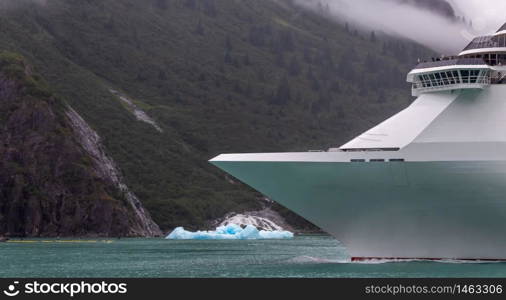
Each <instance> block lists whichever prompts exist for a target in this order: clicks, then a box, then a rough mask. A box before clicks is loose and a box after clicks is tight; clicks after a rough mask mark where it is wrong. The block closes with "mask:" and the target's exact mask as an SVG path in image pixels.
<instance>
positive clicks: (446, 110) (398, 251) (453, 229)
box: [210, 24, 506, 261]
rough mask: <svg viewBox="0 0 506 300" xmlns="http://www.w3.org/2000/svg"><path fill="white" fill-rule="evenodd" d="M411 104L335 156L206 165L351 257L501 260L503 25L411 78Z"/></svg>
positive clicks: (422, 66)
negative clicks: (260, 195) (290, 213)
mask: <svg viewBox="0 0 506 300" xmlns="http://www.w3.org/2000/svg"><path fill="white" fill-rule="evenodd" d="M407 81H408V82H410V83H412V93H413V96H416V97H417V98H416V100H415V101H414V102H413V103H412V104H411V105H410V106H409V107H407V108H406V109H404V110H403V111H401V112H400V113H398V114H397V115H395V116H393V117H391V118H390V119H388V120H386V121H384V122H383V123H381V124H379V125H377V126H376V127H374V128H372V129H370V130H369V131H367V132H365V133H363V134H361V135H360V136H358V137H357V138H355V139H354V140H352V141H350V142H348V143H346V144H344V145H343V146H341V147H339V148H332V149H328V150H327V151H322V152H304V153H257V154H222V155H219V156H217V157H215V158H214V159H212V160H211V161H210V162H211V163H212V164H214V165H216V166H217V167H219V168H221V169H222V170H224V171H225V172H227V173H229V174H231V175H232V176H234V177H236V178H237V179H239V180H241V181H242V182H244V183H246V184H248V185H249V186H251V187H253V188H254V189H256V190H258V191H260V192H261V193H263V194H264V195H266V196H267V197H269V198H271V199H272V200H274V201H276V202H278V203H280V204H281V205H283V206H285V207H287V208H289V209H291V210H292V211H294V212H296V213H297V214H299V215H301V216H302V217H304V218H306V219H307V220H309V221H311V222H312V223H314V224H315V225H317V226H319V227H320V228H321V229H323V230H325V231H326V232H328V233H329V234H331V235H332V236H334V237H335V238H336V239H337V240H339V241H340V242H342V243H343V244H344V246H345V247H346V249H347V251H348V254H349V255H350V258H351V260H353V261H360V260H369V259H400V260H403V259H427V260H441V259H450V260H483V261H503V260H506V24H505V25H504V26H502V28H500V29H499V31H497V33H495V34H492V35H488V36H481V37H477V38H475V39H474V40H473V41H471V43H470V44H469V45H468V46H467V47H466V48H465V49H464V50H463V51H462V52H461V53H460V54H458V55H456V56H453V57H442V58H438V59H432V60H431V61H428V62H421V63H419V64H418V66H416V67H415V68H414V69H413V70H412V71H411V72H409V74H408V75H407Z"/></svg>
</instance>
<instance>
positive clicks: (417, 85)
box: [413, 75, 492, 95]
mask: <svg viewBox="0 0 506 300" xmlns="http://www.w3.org/2000/svg"><path fill="white" fill-rule="evenodd" d="M491 83H492V79H491V77H490V76H489V75H480V76H469V77H468V78H465V79H464V78H463V79H462V81H460V80H458V79H450V78H441V79H436V80H419V81H416V82H414V83H413V93H414V94H416V95H418V94H421V93H425V92H433V91H442V90H458V89H473V88H474V89H476V88H478V89H482V88H484V87H485V86H487V85H490V84H491Z"/></svg>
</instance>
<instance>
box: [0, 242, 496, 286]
mask: <svg viewBox="0 0 506 300" xmlns="http://www.w3.org/2000/svg"><path fill="white" fill-rule="evenodd" d="M0 266H1V268H0V277H506V263H456V262H422V261H413V262H380V263H378V262H369V263H350V262H349V261H348V260H347V255H346V252H345V249H344V247H343V246H342V245H341V244H339V242H337V241H336V240H334V239H332V238H331V237H328V236H298V237H296V238H294V239H293V240H253V241H174V240H165V239H120V240H115V239H114V240H107V241H104V240H97V241H94V240H82V241H75V242H74V241H68V242H64V241H61V240H48V239H39V240H37V239H35V240H30V241H24V242H22V243H16V242H15V243H0Z"/></svg>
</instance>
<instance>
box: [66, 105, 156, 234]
mask: <svg viewBox="0 0 506 300" xmlns="http://www.w3.org/2000/svg"><path fill="white" fill-rule="evenodd" d="M66 114H67V117H68V118H69V120H70V124H71V126H72V128H73V129H74V133H75V134H76V135H77V136H78V138H79V141H80V144H81V146H82V147H83V148H84V150H85V151H86V152H87V154H88V155H89V156H90V157H91V158H92V160H93V166H94V168H95V170H96V172H97V174H99V176H100V178H101V179H102V180H104V181H109V183H110V184H112V185H113V186H115V187H116V188H117V189H118V190H120V191H121V192H122V193H123V195H124V197H125V198H126V200H127V201H128V204H129V205H130V206H131V208H132V210H133V211H134V212H135V216H136V223H137V224H136V225H137V226H135V227H134V228H132V230H133V231H134V233H135V235H140V236H145V235H147V236H160V235H162V232H161V231H160V228H159V227H158V225H156V223H155V222H154V221H153V220H152V219H151V216H150V214H149V212H148V211H147V210H146V209H145V208H144V206H143V205H142V203H141V201H140V200H139V199H138V198H137V196H135V194H134V193H132V192H131V191H130V189H129V188H128V186H127V185H126V184H125V183H124V180H123V177H122V176H121V174H120V172H119V171H118V167H117V165H116V163H115V162H114V161H113V160H112V158H111V157H109V156H108V155H107V154H106V153H105V151H104V147H103V146H102V144H101V142H100V137H99V136H98V134H97V133H96V132H95V131H94V130H93V129H91V127H90V126H89V125H88V124H87V123H86V122H85V121H84V120H83V118H81V116H80V115H79V114H78V113H77V112H76V111H75V110H73V109H72V108H71V107H68V110H67V111H66Z"/></svg>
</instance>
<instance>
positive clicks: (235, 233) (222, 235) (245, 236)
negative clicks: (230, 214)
mask: <svg viewBox="0 0 506 300" xmlns="http://www.w3.org/2000/svg"><path fill="white" fill-rule="evenodd" d="M166 238H167V239H171V240H259V239H291V238H293V233H291V232H289V231H282V230H278V231H266V230H258V229H257V228H256V227H255V226H253V225H248V226H246V227H245V228H242V227H241V226H239V225H236V224H228V225H226V226H220V227H218V228H216V230H215V231H197V232H191V231H186V230H185V229H184V228H183V227H178V228H176V229H174V230H173V231H172V232H171V233H170V234H169V235H168V236H167V237H166Z"/></svg>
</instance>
